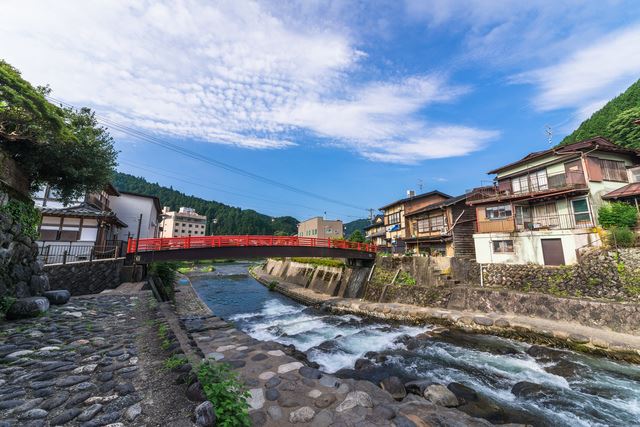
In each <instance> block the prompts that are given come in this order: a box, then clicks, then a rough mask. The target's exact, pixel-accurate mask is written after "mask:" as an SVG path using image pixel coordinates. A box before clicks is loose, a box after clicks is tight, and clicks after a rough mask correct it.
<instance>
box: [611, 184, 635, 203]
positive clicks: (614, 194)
mask: <svg viewBox="0 0 640 427" xmlns="http://www.w3.org/2000/svg"><path fill="white" fill-rule="evenodd" d="M634 196H640V182H632V183H631V184H627V185H625V186H624V187H620V188H618V189H617V190H613V191H611V192H610V193H607V194H605V195H604V196H602V198H603V199H607V200H610V199H624V198H625V197H634Z"/></svg>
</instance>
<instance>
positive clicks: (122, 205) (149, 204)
mask: <svg viewBox="0 0 640 427" xmlns="http://www.w3.org/2000/svg"><path fill="white" fill-rule="evenodd" d="M111 209H112V210H113V212H115V213H116V215H118V218H120V219H122V220H123V221H124V222H126V223H127V224H128V225H129V227H128V228H127V236H126V237H132V238H135V237H136V236H137V233H138V221H139V220H140V215H142V221H141V222H140V238H141V239H147V238H155V237H160V220H161V213H162V212H161V209H160V200H159V199H158V198H157V197H154V196H147V195H144V194H138V193H132V192H128V191H120V196H119V197H112V198H111Z"/></svg>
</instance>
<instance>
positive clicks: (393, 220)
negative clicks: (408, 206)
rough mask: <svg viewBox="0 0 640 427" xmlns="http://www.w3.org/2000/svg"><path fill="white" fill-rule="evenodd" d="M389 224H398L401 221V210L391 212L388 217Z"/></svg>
mask: <svg viewBox="0 0 640 427" xmlns="http://www.w3.org/2000/svg"><path fill="white" fill-rule="evenodd" d="M387 220H388V221H389V224H397V223H399V222H400V212H396V213H392V214H389V216H388V217H387Z"/></svg>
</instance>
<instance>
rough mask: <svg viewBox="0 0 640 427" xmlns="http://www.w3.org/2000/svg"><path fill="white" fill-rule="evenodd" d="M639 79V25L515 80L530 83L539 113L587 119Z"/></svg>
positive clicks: (585, 45)
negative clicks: (571, 112) (566, 112)
mask: <svg viewBox="0 0 640 427" xmlns="http://www.w3.org/2000/svg"><path fill="white" fill-rule="evenodd" d="M638 77H640V25H638V26H634V27H630V28H627V29H624V30H622V31H618V32H615V33H613V34H610V35H608V36H606V37H603V38H601V39H599V40H597V41H595V42H593V43H590V44H587V43H585V44H584V47H583V48H581V49H579V50H576V51H575V52H574V53H573V54H571V55H570V56H569V57H568V58H567V59H566V60H565V61H562V62H560V63H557V64H554V65H551V66H549V67H544V68H540V69H537V70H533V71H530V72H527V73H524V74H520V75H519V76H517V77H516V79H515V80H516V81H517V82H523V83H532V84H534V85H536V86H537V87H538V90H539V93H538V95H537V96H536V97H535V99H534V104H535V106H536V107H537V108H538V109H539V110H542V111H548V110H555V109H560V108H571V109H575V110H576V111H577V116H579V117H581V118H586V117H588V116H589V115H590V114H591V113H593V111H595V110H596V109H597V108H599V107H601V106H602V105H603V104H604V102H605V101H606V100H608V99H610V98H611V97H613V96H615V95H617V94H618V93H619V92H620V91H622V90H624V89H625V88H626V87H628V86H629V85H630V84H631V83H633V82H634V81H636V80H637V79H638Z"/></svg>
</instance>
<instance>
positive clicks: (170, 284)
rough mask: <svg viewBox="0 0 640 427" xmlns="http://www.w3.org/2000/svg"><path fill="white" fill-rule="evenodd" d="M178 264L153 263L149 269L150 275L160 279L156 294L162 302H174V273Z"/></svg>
mask: <svg viewBox="0 0 640 427" xmlns="http://www.w3.org/2000/svg"><path fill="white" fill-rule="evenodd" d="M179 267H180V264H178V263H175V262H154V263H152V264H151V266H150V268H149V272H150V273H151V275H153V276H156V277H158V278H159V279H160V282H161V283H157V285H158V292H159V293H160V297H161V299H162V300H163V301H175V288H174V286H175V283H176V271H177V270H178V268H179Z"/></svg>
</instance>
